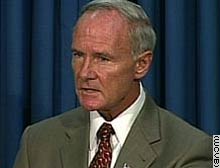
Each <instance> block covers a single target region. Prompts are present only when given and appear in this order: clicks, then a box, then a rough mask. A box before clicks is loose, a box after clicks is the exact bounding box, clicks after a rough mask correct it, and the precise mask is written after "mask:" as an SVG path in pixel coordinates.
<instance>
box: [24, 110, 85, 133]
mask: <svg viewBox="0 0 220 168" xmlns="http://www.w3.org/2000/svg"><path fill="white" fill-rule="evenodd" d="M86 117H87V114H86V112H85V110H83V108H82V107H78V108H75V109H71V110H69V111H66V112H64V113H62V114H60V115H57V116H54V117H50V118H48V119H44V120H42V121H39V122H37V123H34V124H32V125H30V126H28V127H27V129H26V132H27V131H28V132H29V134H30V135H38V136H39V135H42V136H45V137H47V136H57V135H59V134H61V133H63V132H64V131H65V129H68V128H70V127H71V129H74V127H78V126H79V125H83V124H84V123H86V122H87V120H86Z"/></svg>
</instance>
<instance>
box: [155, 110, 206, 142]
mask: <svg viewBox="0 0 220 168" xmlns="http://www.w3.org/2000/svg"><path fill="white" fill-rule="evenodd" d="M159 116H160V124H161V129H162V131H164V132H166V133H167V134H168V135H170V134H172V136H174V135H175V136H177V137H178V136H183V137H188V138H202V137H209V135H208V134H206V133H205V132H204V131H202V130H200V128H197V127H196V126H195V125H193V123H189V122H188V121H186V120H185V119H182V118H181V117H179V116H177V115H176V114H175V113H173V112H170V111H167V110H165V109H163V108H159ZM170 136H171V135H170Z"/></svg>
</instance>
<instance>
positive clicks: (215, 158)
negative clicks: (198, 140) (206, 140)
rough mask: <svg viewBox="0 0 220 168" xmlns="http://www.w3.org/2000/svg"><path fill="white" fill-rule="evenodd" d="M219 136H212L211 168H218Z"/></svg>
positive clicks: (219, 155) (219, 162)
mask: <svg viewBox="0 0 220 168" xmlns="http://www.w3.org/2000/svg"><path fill="white" fill-rule="evenodd" d="M219 153H220V135H213V167H214V168H220V158H219V157H220V154H219Z"/></svg>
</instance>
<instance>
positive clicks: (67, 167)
mask: <svg viewBox="0 0 220 168" xmlns="http://www.w3.org/2000/svg"><path fill="white" fill-rule="evenodd" d="M155 41H156V37H155V33H154V30H153V28H152V26H151V23H150V21H149V19H148V17H147V15H146V14H145V13H144V11H143V10H142V8H141V7H140V6H138V5H135V4H134V3H131V2H129V1H125V0H96V1H92V2H90V3H89V4H87V6H85V8H84V10H83V12H82V15H81V17H80V18H79V20H78V22H77V24H76V26H75V29H74V33H73V43H72V51H73V61H72V66H73V69H74V73H75V81H76V93H77V95H78V98H79V101H80V103H81V105H82V107H79V108H77V109H74V110H72V111H70V112H66V113H64V114H62V115H60V116H57V117H54V118H51V119H48V120H45V121H42V122H40V123H37V124H35V125H32V126H29V127H28V128H27V129H26V130H25V132H24V135H23V138H22V144H21V148H20V150H19V153H18V155H17V158H16V162H15V165H14V168H86V167H89V168H95V167H99V168H113V167H114V168H122V167H130V168H180V167H184V168H186V167H193V168H194V167H195V168H196V167H197V168H202V167H203V168H205V167H211V145H212V141H211V138H210V137H209V136H208V135H206V134H205V133H203V132H201V131H199V130H197V129H196V128H194V127H192V126H190V125H189V124H187V123H185V122H184V121H183V120H181V119H179V118H177V117H176V116H174V115H173V114H171V113H169V112H167V111H166V110H164V109H162V108H160V107H158V106H157V105H156V104H155V103H154V102H153V100H152V99H151V98H150V96H149V95H148V94H147V92H146V91H145V90H144V89H143V87H142V84H141V82H140V80H141V79H142V78H143V77H144V76H145V75H146V74H147V73H148V71H149V69H150V66H151V63H152V57H153V53H152V52H153V50H154V46H155Z"/></svg>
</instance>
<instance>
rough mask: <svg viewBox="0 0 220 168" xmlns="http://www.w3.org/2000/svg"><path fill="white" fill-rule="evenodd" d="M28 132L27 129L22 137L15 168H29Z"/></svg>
mask: <svg viewBox="0 0 220 168" xmlns="http://www.w3.org/2000/svg"><path fill="white" fill-rule="evenodd" d="M28 130H29V127H27V128H26V129H25V131H24V133H23V135H22V138H21V143H20V148H19V151H18V153H17V156H16V159H15V163H14V166H13V168H29V167H30V166H29V159H28Z"/></svg>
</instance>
